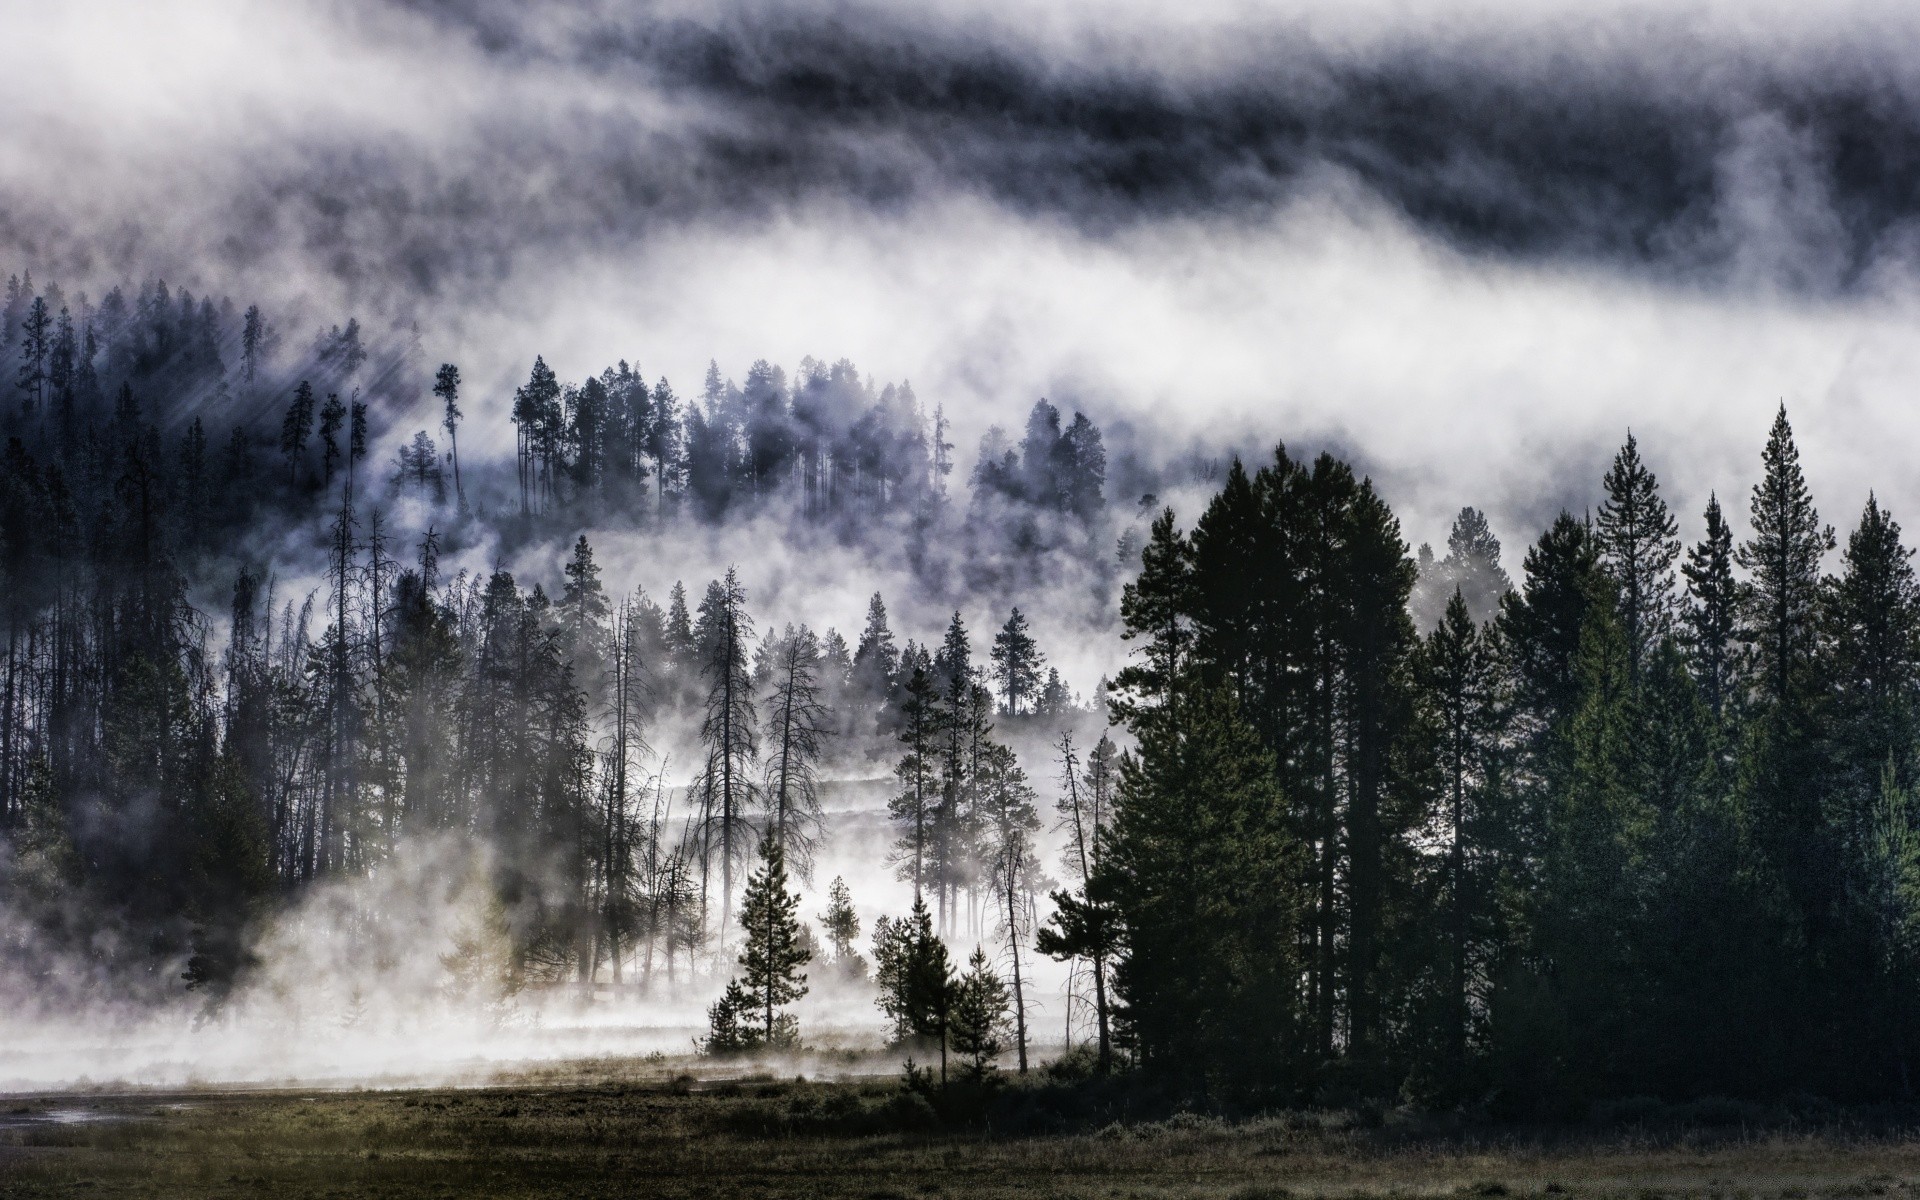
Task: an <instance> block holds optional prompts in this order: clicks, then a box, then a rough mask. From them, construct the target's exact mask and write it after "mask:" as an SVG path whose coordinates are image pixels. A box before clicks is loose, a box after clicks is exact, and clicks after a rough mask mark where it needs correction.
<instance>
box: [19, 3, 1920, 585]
mask: <svg viewBox="0 0 1920 1200" xmlns="http://www.w3.org/2000/svg"><path fill="white" fill-rule="evenodd" d="M1037 7H1041V6H1034V5H1031V4H1025V3H1015V2H1014V0H944V2H939V3H931V4H921V5H912V6H907V5H900V4H878V3H876V4H865V3H857V2H853V0H846V2H834V3H830V2H826V0H821V2H818V3H785V4H782V3H733V4H718V5H694V4H684V3H682V4H656V5H638V4H625V3H606V4H598V5H596V4H591V3H580V4H572V5H562V4H551V3H548V4H541V5H523V4H516V3H507V2H505V0H502V2H499V3H487V2H474V3H428V2H425V0H420V2H415V3H410V4H398V3H397V4H391V5H379V4H374V3H370V2H368V0H335V2H332V3H324V2H310V3H302V2H299V0H279V2H276V3H249V2H245V0H180V2H177V3H169V4H165V5H154V4H145V3H125V4H109V3H85V2H69V3H63V4H59V5H32V4H27V3H23V2H20V0H0V23H4V25H5V26H6V28H7V33H6V36H5V38H4V40H0V111H4V112H5V113H6V114H7V116H6V119H5V120H3V121H0V259H4V262H0V270H11V269H14V268H15V267H17V266H30V267H31V268H32V269H33V271H34V274H35V276H36V278H38V279H42V280H44V279H48V278H56V279H59V280H60V281H62V282H63V283H65V284H66V286H67V287H68V288H69V290H73V289H76V288H78V287H83V286H91V287H93V288H95V289H96V290H97V289H98V288H99V287H100V286H102V284H103V283H104V282H105V281H109V280H112V279H115V278H120V277H123V276H131V277H135V278H138V277H142V276H146V275H150V274H157V275H162V276H164V277H166V278H167V279H168V280H169V281H170V282H173V283H174V284H175V285H176V286H179V285H182V284H184V285H186V286H190V287H192V288H194V290H196V291H202V290H206V289H208V288H212V289H214V290H216V291H223V292H230V293H232V294H234V296H235V298H236V299H238V300H240V301H242V302H245V301H247V300H250V299H259V300H260V301H261V302H262V303H263V304H264V305H266V306H267V307H268V308H269V310H270V311H273V312H280V313H284V314H296V315H295V316H290V317H289V318H288V320H289V321H291V322H293V323H294V324H296V325H298V324H299V323H300V322H305V321H316V322H317V321H319V320H323V319H324V320H328V321H332V320H338V319H341V318H342V317H343V316H344V315H346V314H347V313H349V312H352V313H357V314H360V315H361V316H362V317H363V319H365V320H368V321H369V322H379V321H384V320H388V319H393V318H410V319H417V320H418V321H419V322H420V324H421V326H422V328H423V330H424V331H425V334H426V341H427V350H428V353H429V354H430V355H431V356H432V357H433V358H435V359H436V360H438V359H451V360H454V361H458V362H460V363H461V365H462V368H463V371H464V372H465V373H466V375H467V376H468V378H469V379H470V380H473V381H474V383H475V390H476V393H477V394H476V396H475V399H474V402H473V403H472V404H470V405H469V406H468V407H469V415H470V417H471V418H473V419H472V420H471V421H470V425H469V429H470V430H472V434H471V437H472V440H473V441H474V443H475V446H474V450H475V451H476V452H477V451H479V450H480V449H481V445H482V437H483V436H484V435H483V429H484V427H486V426H491V427H492V428H493V431H494V433H495V434H496V436H497V437H498V438H499V439H500V441H501V443H502V444H503V445H504V444H505V443H506V441H507V438H508V434H507V432H506V431H507V429H508V428H510V427H508V426H506V424H505V422H504V420H502V419H500V416H501V414H502V413H503V411H504V407H505V402H506V399H507V396H508V395H509V393H510V390H511V386H512V384H513V383H515V382H517V381H518V379H519V378H520V377H521V376H523V375H524V373H525V370H526V367H527V365H528V364H529V363H530V362H531V360H532V357H533V355H534V354H535V353H542V354H545V355H546V356H547V358H548V361H549V362H551V363H553V364H554V365H555V366H556V368H557V369H558V370H560V372H561V373H562V375H563V376H565V377H578V376H579V375H580V374H582V373H584V372H586V371H588V370H598V369H599V368H600V367H601V366H604V365H606V364H607V363H608V362H610V361H612V360H613V359H614V358H617V357H624V358H628V359H632V360H637V361H638V362H639V363H640V365H641V366H642V368H643V369H644V370H645V371H646V372H647V373H648V375H650V376H651V375H658V374H663V373H664V374H666V375H668V376H669V377H670V378H672V379H673V381H674V382H675V384H676V385H677V387H678V388H679V390H680V391H681V392H682V394H686V393H688V392H690V391H692V390H694V389H695V388H696V387H697V383H698V380H699V376H700V373H701V371H702V370H703V368H704V366H705V364H706V362H707V360H708V359H709V358H716V359H718V360H719V361H720V363H721V365H722V367H723V368H724V369H725V370H727V371H728V372H729V373H730V374H733V375H735V376H739V375H741V374H743V373H744V371H745V368H746V366H747V364H748V363H749V362H750V361H751V360H752V359H755V358H759V357H766V358H769V359H772V360H774V361H777V362H780V363H783V364H785V365H786V366H788V367H789V369H791V368H792V366H793V365H794V364H795V363H797V361H798V360H799V359H800V358H801V356H803V355H806V354H812V355H815V356H817V357H821V358H826V359H833V358H838V357H841V356H846V357H849V358H852V359H853V360H854V361H855V362H856V363H858V364H860V366H861V367H862V368H863V369H865V370H867V371H869V372H871V373H872V374H874V375H875V376H877V377H878V378H880V379H882V380H888V379H902V378H905V379H910V380H911V381H912V382H913V383H914V386H915V388H916V391H917V392H918V393H919V395H920V396H921V397H922V399H923V400H926V401H928V402H929V403H931V402H934V401H939V402H941V403H943V404H944V405H945V407H946V409H947V411H948V412H949V413H950V414H951V415H953V416H954V417H955V418H956V419H957V421H958V423H959V426H960V431H961V434H962V438H961V441H962V446H963V451H964V450H966V449H969V448H970V446H971V443H972V441H973V440H974V439H977V437H978V435H979V434H980V432H982V431H983V430H984V428H985V426H986V425H987V424H988V423H989V422H993V421H999V422H1005V423H1016V422H1017V421H1018V420H1019V419H1020V417H1021V415H1022V414H1023V413H1024V411H1025V409H1026V407H1027V406H1028V405H1030V404H1031V403H1032V401H1033V399H1034V398H1035V397H1037V396H1040V395H1048V396H1051V397H1053V398H1054V399H1055V400H1056V401H1058V402H1060V403H1062V404H1063V406H1067V407H1080V408H1084V409H1085V410H1086V411H1088V412H1089V414H1090V415H1092V416H1094V417H1095V419H1096V420H1098V421H1099V422H1101V423H1102V424H1103V425H1105V426H1107V427H1108V428H1109V429H1110V430H1111V431H1112V433H1113V437H1114V440H1115V442H1116V444H1118V445H1136V446H1139V447H1141V448H1143V449H1144V450H1145V451H1146V452H1148V453H1152V454H1162V455H1171V454H1173V453H1175V452H1177V451H1180V450H1184V449H1187V448H1189V447H1197V448H1200V449H1203V450H1209V451H1213V450H1219V449H1221V448H1227V447H1242V448H1245V449H1247V450H1248V451H1250V452H1262V453H1263V452H1264V448H1266V447H1268V446H1270V445H1271V443H1272V442H1274V441H1275V440H1277V439H1285V440H1286V441H1287V442H1288V443H1289V444H1290V445H1294V446H1299V447H1302V448H1319V447H1332V448H1335V449H1338V450H1340V451H1342V452H1343V453H1346V454H1348V455H1350V456H1351V457H1353V458H1354V459H1355V460H1356V461H1357V462H1358V463H1359V464H1360V465H1361V467H1362V468H1363V469H1365V470H1367V471H1370V472H1372V473H1373V474H1374V476H1375V477H1376V479H1378V480H1379V482H1380V483H1381V485H1382V487H1383V488H1384V490H1385V491H1386V492H1387V494H1388V496H1389V498H1390V499H1392V500H1393V501H1394V502H1395V504H1396V506H1397V507H1398V508H1399V509H1400V511H1401V512H1402V515H1403V518H1404V519H1405V521H1406V524H1407V528H1408V533H1409V535H1410V537H1411V538H1412V539H1413V540H1414V541H1416V542H1417V541H1420V540H1427V539H1431V540H1436V541H1437V540H1440V539H1443V538H1444V535H1445V527H1446V522H1447V519H1448V516H1449V515H1450V513H1451V512H1452V511H1453V510H1454V509H1455V508H1457V507H1458V506H1459V505H1461V504H1463V503H1472V504H1476V505H1480V506H1482V507H1484V508H1486V509H1488V510H1489V512H1490V513H1491V514H1492V515H1493V517H1494V519H1495V524H1496V527H1497V528H1498V530H1499V531H1500V533H1501V534H1502V536H1503V538H1504V539H1505V540H1506V541H1507V543H1508V547H1509V551H1508V561H1509V564H1510V565H1517V559H1518V553H1519V550H1520V548H1521V546H1520V544H1518V543H1520V542H1522V541H1524V540H1527V539H1530V538H1531V537H1532V536H1533V535H1534V534H1535V533H1536V532H1537V530H1538V528H1539V527H1540V526H1541V524H1543V523H1544V521H1545V520H1546V518H1547V517H1548V516H1550V514H1551V512H1552V511H1553V510H1554V509H1556V508H1558V507H1559V506H1560V505H1562V504H1566V505H1572V506H1575V507H1582V506H1585V505H1586V504H1588V503H1590V502H1591V500H1592V498H1593V495H1594V493H1595V491H1596V489H1597V486H1598V479H1599V476H1600V474H1601V472H1602V470H1603V469H1604V467H1605V463H1606V458H1607V455H1608V454H1609V453H1610V452H1611V450H1612V448H1613V447H1614V446H1615V445H1617V443H1618V442H1619V440H1620V439H1621V438H1622V437H1623V436H1624V434H1625V432H1626V430H1627V429H1628V428H1629V427H1631V428H1632V429H1634V430H1635V431H1636V432H1637V433H1638V434H1639V435H1640V438H1641V442H1642V446H1643V449H1644V453H1645V455H1646V457H1647V458H1648V460H1649V461H1650V463H1651V464H1652V466H1653V467H1654V469H1655V470H1656V471H1657V472H1658V473H1659V474H1660V476H1661V478H1662V481H1663V484H1664V485H1665V486H1666V488H1667V491H1668V495H1669V499H1670V501H1671V502H1672V503H1673V504H1674V505H1675V507H1676V508H1677V509H1679V510H1680V512H1681V516H1682V518H1683V521H1684V525H1683V528H1684V529H1685V530H1686V531H1687V532H1689V533H1690V534H1691V533H1694V532H1696V531H1697V529H1698V526H1699V519H1698V514H1699V509H1700V507H1701V505H1702V504H1703V503H1704V501H1705V498H1706V494H1707V492H1708V490H1709V489H1714V488H1717V489H1719V490H1720V492H1721V495H1722V497H1723V499H1727V500H1728V501H1729V508H1730V509H1735V510H1738V511H1739V512H1741V513H1742V514H1744V509H1745V498H1746V490H1747V488H1748V487H1749V486H1750V485H1751V483H1752V482H1753V478H1754V475H1755V473H1756V470H1757V463H1758V455H1759V449H1760V445H1761V442H1762V440H1763V438H1764V435H1765V432H1766V427H1767V424H1768V421H1769V420H1770V418H1771V416H1772V411H1773V408H1774V406H1775V405H1776V404H1778V403H1779V402H1780V401H1781V400H1783V399H1784V400H1785V401H1786V402H1787V404H1788V407H1789V410H1790V413H1791V415H1792V417H1793V419H1794V422H1795V426H1796V428H1797V429H1798V431H1799V433H1800V435H1801V441H1802V448H1803V451H1804V453H1805V456H1806V462H1807V466H1808V469H1809V472H1810V474H1811V476H1812V478H1813V481H1814V484H1815V487H1816V496H1817V498H1818V500H1819V501H1820V504H1821V507H1822V511H1823V514H1824V515H1825V516H1826V517H1827V519H1829V520H1830V521H1832V522H1834V523H1835V524H1837V525H1840V526H1842V528H1843V529H1844V528H1845V527H1846V526H1847V525H1849V524H1851V523H1852V521H1853V520H1854V519H1855V518H1856V517H1857V515H1858V511H1859V508H1860V506H1861V504H1862V503H1864V501H1865V498H1866V492H1867V489H1868V488H1869V487H1875V488H1877V489H1878V490H1879V492H1880V494H1881V496H1882V498H1883V499H1884V500H1886V501H1887V502H1888V503H1889V504H1890V505H1891V506H1892V507H1893V509H1894V511H1895V514H1896V516H1900V517H1906V518H1908V519H1909V520H1910V521H1920V516H1915V515H1914V514H1915V513H1916V512H1920V472H1916V471H1915V470H1914V469H1913V467H1912V465H1911V459H1912V458H1913V457H1914V455H1913V447H1914V444H1915V441H1916V439H1915V437H1914V436H1913V435H1914V434H1915V433H1916V431H1920V408H1916V403H1915V400H1916V383H1920V348H1917V347H1920V339H1916V337H1915V336H1914V335H1915V332H1916V317H1920V312H1917V311H1916V309H1917V307H1920V306H1916V304H1915V299H1916V295H1920V286H1917V285H1916V278H1920V272H1916V267H1915V264H1916V262H1920V225H1916V224H1915V222H1914V219H1913V211H1914V208H1915V197H1916V185H1917V184H1920V120H1916V118H1915V115H1914V114H1915V109H1914V102H1915V100H1916V99H1920V54H1916V53H1915V51H1916V50H1917V49H1920V16H1915V15H1911V6H1899V5H1894V4H1858V3H1856V4H1847V3H1834V4H1826V5H1806V4H1786V3H1769V2H1761V3H1753V2H1746V3H1726V4H1694V5H1687V4H1685V3H1672V2H1664V3H1659V4H1643V5H1624V4H1622V5H1612V6H1609V5H1605V4H1591V3H1580V4H1574V3H1534V4H1520V3H1512V2H1501V3H1496V2H1486V3H1479V4H1456V5H1452V6H1448V5H1436V4H1414V3H1389V2H1385V0H1381V2H1378V3H1359V4H1356V3H1352V2H1347V3H1341V4H1331V3H1329V4H1325V5H1309V4H1289V3H1268V4H1260V5H1252V4H1240V3H1231V2H1225V0H1222V2H1217V3H1211V4H1209V3H1198V4H1195V3H1187V4H1181V5H1168V4H1164V3H1149V2H1147V0H1121V2H1119V3H1112V2H1109V3H1099V4H1095V3H1091V2H1080V0H1068V2H1056V3H1053V4H1049V5H1046V6H1044V12H1039V13H1036V12H1035V11H1034V10H1035V9H1036V8H1037ZM1903 8H1905V10H1906V11H1903ZM1175 9H1177V10H1178V11H1177V12H1174V11H1171V10H1175ZM1814 10H1817V11H1814ZM295 332H296V333H297V334H303V332H304V331H303V329H296V330H295ZM490 407H491V410H492V411H491V412H489V408H490ZM489 416H492V417H494V418H495V419H493V420H491V421H489V420H488V419H487V418H488V417H489ZM468 438H469V435H468V434H465V433H463V437H462V447H463V450H465V449H466V448H467V442H468Z"/></svg>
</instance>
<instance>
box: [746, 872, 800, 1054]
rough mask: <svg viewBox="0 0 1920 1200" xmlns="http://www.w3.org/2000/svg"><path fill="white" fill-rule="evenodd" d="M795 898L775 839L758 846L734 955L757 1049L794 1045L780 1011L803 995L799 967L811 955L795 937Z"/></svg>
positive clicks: (788, 1019) (789, 1020) (792, 1026)
mask: <svg viewBox="0 0 1920 1200" xmlns="http://www.w3.org/2000/svg"><path fill="white" fill-rule="evenodd" d="M799 910H800V897H799V895H798V894H797V893H794V892H789V891H788V890H787V867H786V856H785V854H784V853H783V852H782V851H781V849H780V841H779V839H778V838H771V837H769V838H763V839H762V840H761V842H760V868H759V870H757V871H755V872H754V873H753V874H752V875H750V876H748V878H747V890H746V895H745V897H744V898H743V900H742V901H741V905H740V928H741V930H742V931H743V932H744V933H745V934H746V945H745V946H744V947H743V948H742V949H741V951H740V980H739V982H740V991H741V994H742V996H743V997H744V998H745V1001H746V1004H745V1006H744V1008H743V1010H742V1015H743V1016H746V1015H747V1014H751V1018H750V1019H752V1020H753V1021H755V1022H757V1023H758V1026H759V1028H758V1029H756V1030H755V1032H754V1040H755V1041H757V1042H758V1043H759V1044H761V1045H766V1046H778V1047H783V1048H785V1047H792V1046H796V1045H798V1044H799V1028H798V1025H797V1023H796V1022H795V1020H794V1018H793V1017H792V1016H791V1015H790V1014H786V1013H782V1012H781V1011H780V1010H781V1009H782V1008H783V1007H785V1006H786V1005H789V1004H791V1003H793V1002H794V1001H795V1000H798V999H799V998H800V997H802V996H804V995H806V994H807V977H806V976H805V975H804V974H802V973H801V971H800V968H801V967H804V966H806V965H807V963H808V961H809V960H810V959H812V957H813V954H812V952H811V951H810V950H808V949H807V946H806V943H805V941H804V940H803V938H802V936H801V929H800V919H799V917H798V916H797V915H796V914H797V913H798V912H799Z"/></svg>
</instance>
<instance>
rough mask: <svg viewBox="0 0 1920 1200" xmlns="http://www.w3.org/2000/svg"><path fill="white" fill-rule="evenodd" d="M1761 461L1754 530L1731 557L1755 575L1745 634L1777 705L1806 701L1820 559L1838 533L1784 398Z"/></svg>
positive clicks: (1761, 681)
mask: <svg viewBox="0 0 1920 1200" xmlns="http://www.w3.org/2000/svg"><path fill="white" fill-rule="evenodd" d="M1761 462H1762V465H1763V467H1764V468H1765V472H1766V475H1765V478H1763V479H1762V480H1761V481H1760V482H1759V483H1757V484H1755V485H1754V488H1753V504H1752V513H1751V519H1752V522H1753V537H1752V538H1751V539H1749V540H1748V541H1747V542H1745V543H1743V544H1742V545H1741V546H1740V548H1739V550H1738V551H1736V552H1735V554H1734V561H1735V562H1737V563H1738V564H1739V565H1740V566H1741V567H1743V568H1745V569H1746V570H1747V572H1748V573H1749V574H1750V576H1751V578H1750V579H1749V581H1748V582H1747V583H1746V584H1745V585H1744V586H1742V588H1741V591H1740V599H1741V610H1742V618H1743V621H1744V631H1743V635H1742V636H1743V637H1744V638H1745V639H1746V640H1747V641H1749V642H1750V643H1751V644H1752V646H1753V652H1754V656H1755V662H1754V667H1755V678H1754V683H1755V685H1756V687H1757V689H1758V691H1759V694H1760V697H1761V698H1762V700H1763V701H1765V702H1766V703H1769V704H1772V705H1775V706H1779V705H1789V704H1794V703H1797V702H1799V701H1801V700H1802V699H1803V698H1804V696H1805V692H1806V689H1807V688H1808V686H1809V685H1810V683H1811V680H1810V678H1809V675H1810V672H1811V669H1812V666H1813V662H1814V651H1815V649H1816V644H1817V642H1816V638H1817V632H1818V628H1817V622H1816V619H1815V618H1816V615H1817V605H1818V603H1819V599H1820V559H1821V556H1822V555H1824V554H1825V553H1826V552H1827V551H1829V550H1831V549H1833V547H1834V538H1833V529H1832V527H1830V526H1824V525H1821V524H1820V517H1819V514H1818V513H1816V512H1815V511H1814V507H1813V498H1812V496H1811V495H1809V494H1808V492H1807V483H1806V478H1805V476H1804V475H1802V474H1801V471H1800V451H1799V448H1798V447H1797V446H1795V445H1794V441H1793V429H1792V427H1791V426H1789V425H1788V424H1787V408H1786V405H1784V404H1783V405H1781V406H1780V412H1779V415H1777V416H1776V417H1775V418H1774V422H1773V429H1772V432H1770V433H1769V434H1768V435H1767V447H1766V451H1765V453H1764V454H1763V455H1762V457H1761Z"/></svg>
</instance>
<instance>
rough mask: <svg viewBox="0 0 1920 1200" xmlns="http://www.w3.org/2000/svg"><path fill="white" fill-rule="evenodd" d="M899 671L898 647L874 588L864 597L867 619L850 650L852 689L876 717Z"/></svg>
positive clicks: (892, 687)
mask: <svg viewBox="0 0 1920 1200" xmlns="http://www.w3.org/2000/svg"><path fill="white" fill-rule="evenodd" d="M899 671H900V651H899V648H898V647H896V646H895V645H894V642H893V630H892V629H890V628H888V627H887V606H886V604H885V602H883V601H882V600H881V599H880V593H879V592H875V593H874V594H873V598H872V599H871V600H869V601H867V623H866V625H865V626H864V627H863V628H862V629H861V630H860V641H859V642H858V643H857V644H856V645H855V647H854V651H853V690H854V695H855V696H857V697H859V702H860V704H861V705H862V706H863V707H864V708H866V709H867V710H868V711H869V712H871V713H872V714H873V718H874V719H875V720H876V721H877V720H878V719H879V717H880V716H881V714H882V713H884V711H885V709H886V705H887V702H888V701H889V700H890V699H892V698H893V692H894V688H895V685H896V682H897V681H898V679H899Z"/></svg>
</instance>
